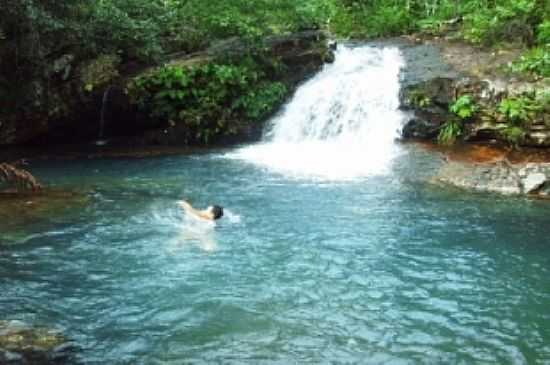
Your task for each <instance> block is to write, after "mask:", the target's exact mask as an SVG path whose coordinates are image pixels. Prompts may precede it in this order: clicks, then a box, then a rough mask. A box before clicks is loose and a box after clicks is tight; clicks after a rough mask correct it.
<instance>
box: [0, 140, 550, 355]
mask: <svg viewBox="0 0 550 365" xmlns="http://www.w3.org/2000/svg"><path fill="white" fill-rule="evenodd" d="M401 149H402V153H401V154H400V155H399V157H398V158H396V159H395V161H394V163H393V164H392V166H391V169H390V171H389V172H388V173H387V174H383V175H379V176H372V177H366V178H360V179H355V180H353V181H343V182H334V181H332V182H331V181H320V180H318V179H306V178H302V179H295V178H289V177H285V175H281V174H278V173H272V172H270V171H268V170H266V169H262V168H259V167H257V166H255V165H251V164H248V163H245V162H243V161H241V160H238V159H234V158H228V157H227V154H228V153H230V154H231V151H212V152H208V153H197V154H191V155H181V156H171V157H157V158H148V159H97V160H85V159H82V160H74V161H47V162H38V163H36V164H35V165H34V169H33V171H34V172H35V174H36V175H37V176H38V177H39V178H40V179H41V180H42V181H45V182H47V183H48V184H49V185H50V186H53V187H56V188H59V189H73V190H74V189H76V190H78V191H81V192H83V193H85V194H87V195H88V196H89V201H88V203H87V204H85V205H83V206H78V207H76V208H74V209H69V210H68V211H67V212H65V213H64V214H61V215H57V216H52V217H51V218H46V219H42V220H35V221H33V220H29V221H26V222H25V226H24V227H19V229H20V230H21V229H22V230H23V231H24V232H25V235H24V236H25V237H26V238H25V239H24V241H25V242H19V244H13V242H11V243H12V244H11V245H7V246H6V245H4V246H2V248H1V249H0V293H1V295H0V308H1V316H2V319H10V320H11V319H19V320H23V321H26V322H32V323H39V324H41V325H45V326H48V327H54V328H58V329H61V330H62V331H63V332H64V333H65V335H66V336H68V337H70V338H71V339H73V340H74V341H75V343H76V345H77V348H78V353H77V359H78V360H80V361H81V362H82V363H112V364H119V363H122V364H124V363H139V364H154V363H159V364H160V363H163V364H164V363H174V364H180V363H182V362H184V361H188V362H192V363H201V362H202V363H211V362H224V363H225V362H229V363H232V362H233V363H240V362H244V361H248V362H249V363H327V362H337V363H354V362H359V363H364V362H369V363H392V362H396V363H409V362H413V363H414V362H419V363H485V364H487V363H495V364H497V363H498V364H503V363H531V364H537V363H538V364H545V363H548V361H549V359H550V311H549V310H548V308H550V281H549V280H548V279H549V277H550V244H549V237H550V226H549V225H548V214H549V213H550V205H548V203H547V202H538V201H529V200H525V199H516V198H500V197H497V196H486V195H474V194H466V193H464V192H460V191H454V190H447V189H444V188H441V187H437V186H432V185H429V184H426V183H425V182H423V174H421V173H418V172H419V171H424V172H425V174H424V175H428V174H429V171H430V170H431V169H432V168H433V167H435V166H436V165H437V164H438V161H437V158H436V157H434V156H432V155H430V154H428V153H426V152H424V151H422V150H420V149H419V148H418V147H416V146H402V147H401ZM414 172H416V173H414ZM411 176H415V177H414V178H411ZM183 197H189V198H190V199H192V200H193V201H194V202H195V203H196V204H198V205H206V204H209V203H210V202H219V203H221V204H223V205H224V206H225V207H227V209H228V213H227V214H226V217H225V218H224V219H223V220H222V221H221V222H219V224H218V225H217V226H216V227H215V228H212V229H210V228H208V229H207V230H208V232H200V233H199V234H196V235H195V236H193V234H191V236H190V235H188V234H186V232H188V231H189V230H188V228H189V222H187V221H186V220H185V219H183V217H182V214H181V212H180V210H179V208H178V207H177V206H176V204H175V202H176V200H178V199H181V198H183ZM12 228H13V227H12ZM20 233H21V232H20ZM2 234H3V235H4V238H5V237H8V236H9V235H7V233H6V232H3V233H2ZM17 237H19V238H18V239H19V240H21V234H19V235H18V236H17Z"/></svg>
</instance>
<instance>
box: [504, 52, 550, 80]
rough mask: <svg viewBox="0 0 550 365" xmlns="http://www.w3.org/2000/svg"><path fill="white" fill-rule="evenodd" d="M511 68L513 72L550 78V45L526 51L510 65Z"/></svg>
mask: <svg viewBox="0 0 550 365" xmlns="http://www.w3.org/2000/svg"><path fill="white" fill-rule="evenodd" d="M511 68H512V70H513V71H515V72H524V73H530V74H533V75H540V76H542V77H550V45H548V46H546V47H536V48H533V49H531V50H529V51H527V52H526V53H525V54H523V55H522V56H521V57H520V59H519V60H518V61H516V62H514V63H513V64H512V66H511Z"/></svg>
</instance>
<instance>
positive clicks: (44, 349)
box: [0, 321, 73, 365]
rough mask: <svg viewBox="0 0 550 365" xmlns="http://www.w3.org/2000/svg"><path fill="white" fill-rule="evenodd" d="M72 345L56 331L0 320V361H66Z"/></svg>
mask: <svg viewBox="0 0 550 365" xmlns="http://www.w3.org/2000/svg"><path fill="white" fill-rule="evenodd" d="M72 347H73V346H72V345H71V343H70V342H69V341H68V340H67V339H66V338H65V337H64V336H63V335H62V334H61V333H60V332H59V331H55V330H53V329H48V328H41V327H32V326H29V325H27V324H25V323H23V322H19V321H0V364H6V365H12V364H13V365H15V364H17V365H26V364H29V365H30V364H35V365H41V364H44V365H50V364H51V365H53V364H70V363H71V361H72V359H71V358H72V356H71V352H72Z"/></svg>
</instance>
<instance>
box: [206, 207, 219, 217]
mask: <svg viewBox="0 0 550 365" xmlns="http://www.w3.org/2000/svg"><path fill="white" fill-rule="evenodd" d="M206 210H207V211H208V212H209V213H210V214H212V218H213V219H220V218H221V217H223V207H220V206H219V205H211V206H209V207H208V208H207V209H206Z"/></svg>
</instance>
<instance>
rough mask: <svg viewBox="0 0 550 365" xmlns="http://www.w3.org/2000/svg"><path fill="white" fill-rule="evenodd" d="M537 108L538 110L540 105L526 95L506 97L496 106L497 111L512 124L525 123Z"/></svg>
mask: <svg viewBox="0 0 550 365" xmlns="http://www.w3.org/2000/svg"><path fill="white" fill-rule="evenodd" d="M538 110H540V105H538V104H537V103H536V101H535V100H534V99H532V98H530V97H528V96H518V97H511V98H506V99H503V100H502V101H501V102H500V104H499V106H498V111H499V112H500V113H501V114H503V115H504V116H505V118H506V119H507V120H508V121H509V122H511V123H513V124H514V125H521V124H525V123H526V122H528V121H529V120H530V119H532V118H533V117H534V115H535V113H536V112H537V111H538Z"/></svg>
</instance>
